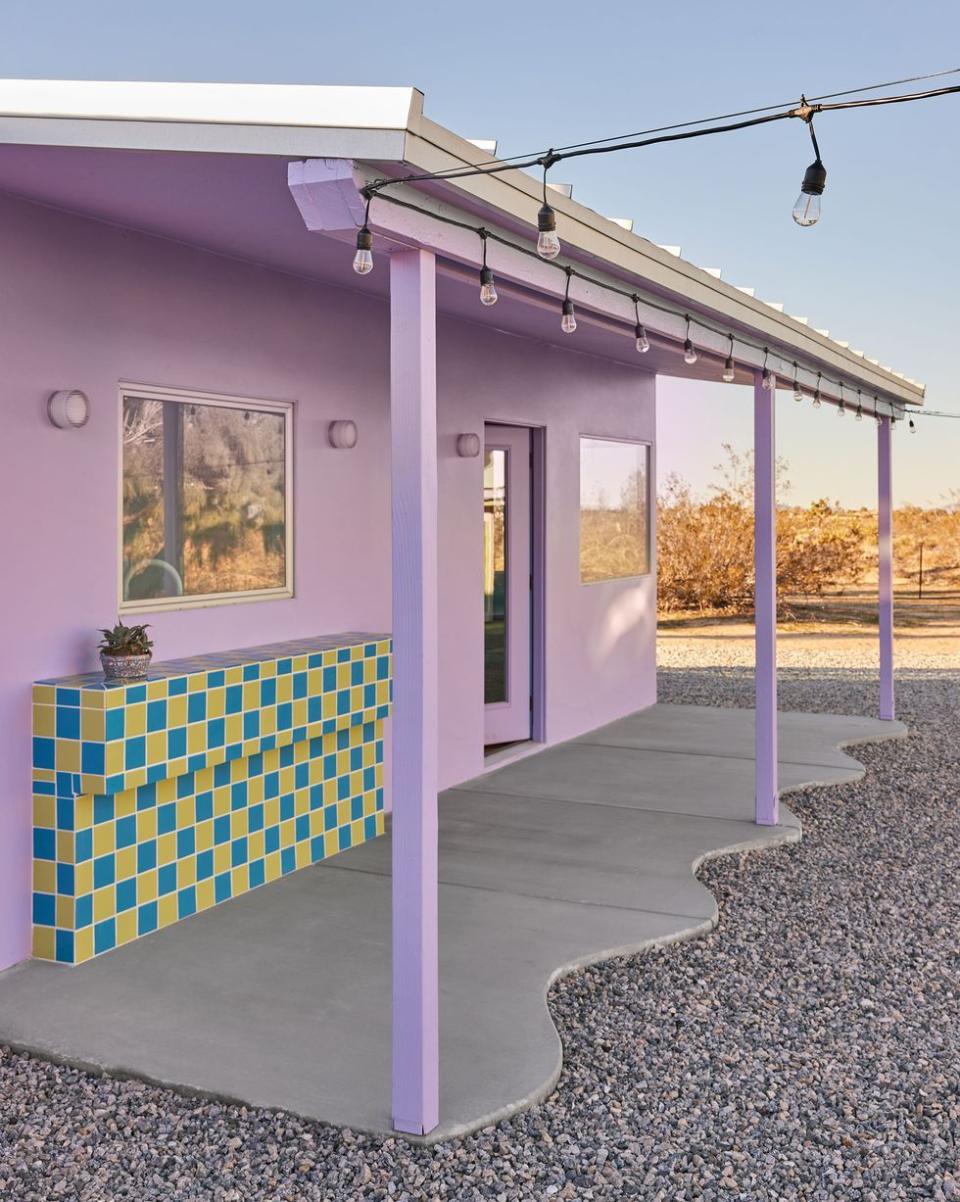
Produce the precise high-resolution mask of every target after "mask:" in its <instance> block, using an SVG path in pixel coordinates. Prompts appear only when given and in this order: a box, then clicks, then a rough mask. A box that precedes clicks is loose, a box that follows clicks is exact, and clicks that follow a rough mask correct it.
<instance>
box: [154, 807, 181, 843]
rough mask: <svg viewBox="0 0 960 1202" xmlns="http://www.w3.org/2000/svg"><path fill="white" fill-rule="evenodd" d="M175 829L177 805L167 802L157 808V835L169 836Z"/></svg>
mask: <svg viewBox="0 0 960 1202" xmlns="http://www.w3.org/2000/svg"><path fill="white" fill-rule="evenodd" d="M176 829H177V803H176V802H175V801H168V802H167V803H166V804H165V805H162V806H157V834H159V835H169V834H170V832H171V831H175V830H176Z"/></svg>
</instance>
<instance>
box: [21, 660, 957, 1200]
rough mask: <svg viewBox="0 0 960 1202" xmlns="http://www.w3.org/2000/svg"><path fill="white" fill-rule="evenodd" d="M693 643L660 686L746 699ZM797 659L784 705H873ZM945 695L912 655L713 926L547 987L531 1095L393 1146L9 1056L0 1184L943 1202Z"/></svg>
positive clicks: (948, 1098) (953, 940)
mask: <svg viewBox="0 0 960 1202" xmlns="http://www.w3.org/2000/svg"><path fill="white" fill-rule="evenodd" d="M721 641H722V640H721ZM691 643H692V645H690V644H688V641H687V640H685V639H671V640H669V641H668V646H667V647H666V648H664V655H663V656H662V658H664V659H665V660H666V661H667V666H666V668H665V671H664V675H663V678H662V695H663V699H664V700H669V701H689V702H700V703H703V702H709V703H711V704H741V705H742V704H749V702H750V691H751V679H750V673H749V670H748V669H747V668H745V667H744V666H743V661H744V659H745V656H746V654H747V652H745V651H744V649H743V648H742V647H740V648H733V649H732V650H731V649H730V648H721V649H720V650H716V651H708V650H707V649H706V648H705V644H704V642H703V640H702V639H697V640H695V641H691ZM708 657H709V658H711V659H712V661H713V662H719V663H722V665H723V666H721V667H719V668H716V667H714V668H704V667H698V666H694V665H696V664H698V663H699V664H702V663H703V662H704V659H705V658H708ZM919 658H920V657H919V656H918V659H919ZM800 662H803V663H804V664H805V666H804V667H803V668H802V669H797V668H794V669H791V668H787V669H786V670H784V672H783V673H782V677H781V705H782V706H783V708H794V709H810V710H835V711H841V712H843V711H845V712H848V713H871V712H872V711H873V705H874V697H875V691H876V686H875V679H874V676H873V673H872V672H870V671H869V670H867V669H862V668H861V669H857V668H854V669H850V668H849V667H848V668H846V669H840V668H837V667H836V666H835V665H834V664H833V662H832V660H830V659H829V657H828V658H827V662H826V664H825V665H824V666H817V665H816V663H815V662H811V657H810V656H809V655H806V656H804V657H803V658H802V659H801V661H800ZM958 701H960V675H958V674H956V673H954V672H944V671H941V670H939V665H937V664H929V665H925V664H923V662H922V659H920V662H914V666H913V667H912V668H910V669H909V670H906V671H904V672H903V673H902V675H901V680H900V684H899V703H900V711H901V716H902V717H903V718H904V719H905V721H907V722H908V723H909V724H910V726H911V728H912V730H913V733H912V735H911V737H910V738H909V739H908V740H905V741H902V742H895V743H888V744H880V745H877V746H871V747H865V748H862V749H860V751H858V752H857V755H858V758H859V759H861V761H862V762H864V763H865V764H866V765H867V768H868V773H867V777H866V779H865V780H864V781H862V782H860V783H858V784H856V785H844V786H838V787H834V788H831V789H821V790H811V791H810V792H808V793H802V794H796V795H794V796H793V797H792V798H791V800H790V805H791V806H792V807H793V808H794V809H795V810H796V811H798V812H799V813H800V815H801V816H802V818H803V822H804V826H805V832H806V834H805V838H804V840H803V842H802V843H800V844H798V845H796V846H792V847H788V848H783V849H779V850H777V851H774V852H765V853H757V854H754V855H745V856H738V857H730V858H726V859H723V860H719V861H715V862H713V863H711V864H709V865H708V866H706V867H705V869H704V871H703V879H704V881H705V882H706V883H707V884H708V885H709V886H710V888H711V889H712V890H713V891H714V893H715V894H716V896H717V897H718V899H719V903H720V909H721V917H720V924H719V927H718V929H717V930H716V931H715V932H714V933H713V934H711V935H710V936H708V937H706V938H703V939H700V940H698V941H695V942H692V943H687V944H682V945H679V946H676V947H672V948H666V949H663V950H660V951H655V952H652V953H649V954H645V955H642V956H637V957H633V958H629V959H622V960H617V961H612V962H609V963H607V964H604V965H599V966H595V967H594V968H592V969H589V970H587V971H585V972H582V973H580V974H578V975H576V976H574V977H572V978H569V979H567V980H566V981H564V982H561V983H560V984H559V985H557V986H556V987H555V988H554V990H553V992H552V994H551V1008H552V1011H553V1014H554V1016H555V1019H556V1022H557V1024H558V1027H559V1029H560V1032H561V1034H562V1036H563V1041H564V1045H565V1069H564V1072H563V1076H562V1079H561V1082H560V1086H559V1088H558V1090H557V1091H556V1093H555V1094H554V1095H553V1096H552V1097H551V1098H549V1099H548V1100H547V1101H546V1102H545V1103H544V1104H542V1105H540V1106H538V1107H537V1108H536V1109H534V1110H532V1111H530V1112H528V1113H526V1114H523V1115H520V1116H517V1117H516V1118H514V1119H513V1120H511V1121H509V1122H506V1123H503V1124H501V1125H500V1126H498V1127H496V1128H492V1129H490V1130H488V1131H485V1132H481V1133H479V1134H478V1135H475V1136H473V1137H471V1138H469V1139H466V1140H463V1141H457V1142H451V1143H447V1144H441V1145H438V1146H436V1147H434V1148H430V1149H422V1148H411V1147H409V1146H407V1145H405V1144H403V1143H401V1142H399V1141H395V1140H391V1139H386V1140H385V1139H381V1138H371V1137H367V1136H360V1135H356V1134H354V1133H351V1132H344V1131H340V1130H336V1129H333V1128H329V1127H324V1126H321V1125H319V1124H312V1123H304V1122H301V1121H299V1120H295V1119H292V1118H290V1117H287V1116H284V1115H276V1114H268V1113H264V1112H258V1111H252V1110H247V1109H244V1108H240V1107H234V1106H226V1105H217V1104H211V1103H208V1102H202V1101H198V1100H196V1099H190V1098H185V1097H181V1096H178V1095H177V1094H174V1093H171V1092H169V1091H167V1090H162V1089H156V1088H152V1087H148V1086H145V1085H140V1084H136V1083H130V1082H125V1083H122V1082H117V1081H113V1080H110V1079H105V1078H94V1077H90V1076H87V1075H85V1074H83V1073H80V1072H76V1071H74V1070H71V1069H67V1068H63V1067H58V1066H55V1065H50V1064H46V1063H44V1062H42V1061H40V1060H37V1059H34V1058H32V1057H28V1056H21V1055H14V1054H11V1053H10V1052H8V1051H4V1052H3V1053H2V1054H0V1097H2V1109H3V1126H2V1130H0V1197H2V1198H3V1200H4V1202H27V1200H29V1202H34V1200H36V1202H50V1200H51V1199H60V1198H67V1199H83V1200H84V1202H101V1200H110V1202H112V1200H114V1199H137V1200H138V1202H146V1200H148V1199H165V1200H167V1199H204V1200H206V1199H210V1200H214V1199H215V1200H217V1202H228V1200H230V1202H234V1200H235V1202H241V1200H242V1202H253V1200H255V1199H256V1200H259V1199H265V1200H267V1199H269V1200H270V1202H280V1200H286V1199H291V1200H292V1199H296V1200H297V1202H314V1200H317V1202H319V1200H321V1199H323V1200H327V1199H330V1200H333V1199H350V1200H354V1199H386V1198H391V1199H397V1200H399V1199H406V1198H409V1199H439V1198H444V1199H447V1198H449V1199H498V1200H500V1202H506V1200H508V1199H509V1200H513V1199H520V1198H522V1199H537V1200H538V1202H540V1200H543V1199H550V1198H556V1199H578V1200H580V1199H582V1200H586V1199H623V1198H639V1199H657V1200H660V1199H662V1200H664V1202H666V1200H668V1199H670V1200H680V1199H690V1198H701V1199H705V1200H706V1199H723V1200H726V1199H731V1198H744V1199H751V1200H754V1199H791V1198H803V1199H827V1198H843V1199H864V1200H867V1199H869V1200H876V1202H889V1200H892V1199H900V1198H934V1199H950V1198H955V1199H957V1200H958V1202H960V1150H958V1135H960V1023H958V1020H960V1008H958V989H960V984H958V967H960V966H958V950H957V949H958V935H960V890H958V867H960V822H958V816H957V804H956V802H957V796H958V793H960V707H958Z"/></svg>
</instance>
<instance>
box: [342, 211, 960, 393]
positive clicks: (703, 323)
mask: <svg viewBox="0 0 960 1202" xmlns="http://www.w3.org/2000/svg"><path fill="white" fill-rule="evenodd" d="M378 195H380V199H382V200H384V201H386V202H388V203H389V204H393V205H396V206H398V207H400V208H405V209H409V210H411V211H412V212H415V213H418V214H419V215H420V216H422V217H428V218H431V219H432V220H435V221H439V222H441V223H443V224H445V225H451V226H455V227H457V228H458V229H462V230H466V231H469V232H470V233H473V234H476V235H477V236H478V237H480V238H481V240H482V245H483V247H484V251H486V245H487V242H488V241H494V242H497V243H499V244H500V245H502V246H506V247H508V248H510V249H511V250H512V251H515V252H517V253H519V254H523V255H530V256H532V257H537V258H538V257H539V256H538V255H537V252H536V250H534V249H533V247H531V246H529V245H524V244H523V243H521V242H516V241H514V240H513V239H511V238H507V237H505V236H504V235H502V234H499V233H496V232H494V231H493V230H490V229H486V228H485V227H483V226H474V225H471V224H470V223H469V222H466V221H462V220H460V219H458V218H456V217H450V216H447V215H445V214H441V213H437V212H433V211H431V210H429V209H424V208H421V207H420V206H419V205H416V204H413V203H411V202H410V201H407V200H402V199H400V198H399V197H396V196H390V195H387V194H378ZM365 225H366V223H365ZM484 262H485V259H484ZM551 266H553V267H555V268H556V269H557V270H558V271H563V272H564V274H565V276H566V287H565V289H564V301H565V302H566V303H565V305H564V307H563V309H562V314H563V317H564V318H568V320H567V322H566V324H565V325H564V326H563V329H564V332H565V333H573V332H574V330H575V329H576V315H575V312H574V308H573V303H572V301H570V298H569V292H570V280H571V279H572V278H573V277H574V276H577V277H579V278H580V279H583V280H584V281H586V282H587V283H589V284H590V286H591V287H593V288H597V289H600V290H602V291H604V292H607V293H610V294H611V295H615V296H621V297H624V298H627V299H629V300H630V301H631V302H633V306H634V319H635V320H634V323H632V324H631V326H630V327H629V329H630V330H631V332H632V333H633V335H634V338H635V340H636V342H637V350H638V351H640V352H641V353H644V351H643V350H641V346H642V345H644V343H642V342H641V339H640V334H639V333H638V330H641V329H642V331H643V339H644V340H645V348H646V349H649V345H650V343H649V335H648V334H647V332H646V326H645V325H644V323H643V322H641V321H640V320H639V317H640V307H639V306H640V302H641V299H642V301H643V304H644V306H646V307H648V308H651V309H655V310H657V311H658V312H660V313H664V314H668V315H670V316H671V317H680V318H682V319H683V321H684V322H685V325H686V336H685V338H684V341H683V357H684V362H686V363H687V364H690V365H692V364H694V363H696V362H697V361H698V360H699V358H700V355H699V352H698V351H697V349H696V347H695V346H694V345H693V340H692V337H691V333H692V329H693V326H694V325H697V326H699V327H701V328H703V329H704V330H707V331H709V332H711V333H714V334H717V335H720V336H722V337H724V338H727V339H728V340H729V345H730V350H731V352H732V350H733V346H734V342H735V341H739V342H741V343H743V344H744V345H745V346H748V347H752V348H754V349H755V350H757V351H760V350H762V351H763V352H764V359H763V364H764V372H765V376H764V381H763V383H764V387H767V388H769V387H771V386H772V383H773V380H772V376H771V373H770V372H769V370H767V363H768V357H769V348H768V347H764V346H761V345H759V344H758V343H755V342H752V341H751V340H750V339H749V338H743V337H738V338H737V339H735V338H734V335H733V334H731V333H730V332H729V331H728V330H723V329H721V328H718V327H717V326H715V325H713V324H712V323H711V322H709V321H707V320H705V319H703V318H699V317H698V318H697V319H696V321H694V319H693V318H692V317H691V316H690V314H689V313H683V312H681V311H680V310H678V309H676V308H673V307H672V306H669V305H665V304H663V303H661V302H660V301H658V300H653V299H651V298H649V297H644V298H641V297H640V296H639V294H638V293H637V292H635V291H627V290H626V289H625V288H618V287H617V286H616V285H615V284H611V283H608V282H607V281H606V280H602V279H597V278H595V277H594V276H593V275H591V274H590V273H588V272H584V271H581V270H579V269H577V268H575V267H573V266H571V265H561V264H559V263H554V264H551ZM482 286H483V281H482V280H481V287H482ZM732 359H733V356H732V354H730V355H728V356H727V359H725V360H724V376H723V378H724V381H725V382H728V383H729V382H733V381H728V380H727V373H728V370H729V366H730V364H731V361H732ZM792 362H793V364H794V379H795V381H796V380H797V379H798V378H799V375H798V373H799V370H800V365H799V364H798V363H797V362H796V360H793V361H792ZM733 366H734V368H735V364H733ZM803 370H804V371H808V372H809V373H810V374H811V375H813V374H814V372H815V369H814V368H813V367H805V368H803ZM815 374H816V385H815V388H814V392H813V405H814V407H815V408H819V407H820V405H821V402H822V399H823V396H822V390H821V384H822V382H823V381H824V380H825V379H826V378H825V377H824V375H823V372H822V371H819V370H816V372H815ZM828 382H830V383H832V384H835V385H837V386H838V387H839V388H840V390H841V395H842V390H843V381H842V380H840V379H832V378H831V379H829V381H828ZM847 387H851V385H850V384H847ZM874 399H875V404H879V401H878V399H877V398H874ZM925 416H926V414H925ZM944 416H957V417H960V414H956V415H953V414H951V415H944Z"/></svg>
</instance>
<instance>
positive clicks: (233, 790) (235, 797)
mask: <svg viewBox="0 0 960 1202" xmlns="http://www.w3.org/2000/svg"><path fill="white" fill-rule="evenodd" d="M246 804H247V782H246V781H245V780H238V781H236V782H235V783H234V784H233V785H231V786H230V809H231V810H242V809H243V807H244V806H245V805H246Z"/></svg>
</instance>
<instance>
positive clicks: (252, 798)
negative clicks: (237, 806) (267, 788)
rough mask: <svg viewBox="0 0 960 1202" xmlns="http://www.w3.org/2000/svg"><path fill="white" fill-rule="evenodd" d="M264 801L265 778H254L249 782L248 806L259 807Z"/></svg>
mask: <svg viewBox="0 0 960 1202" xmlns="http://www.w3.org/2000/svg"><path fill="white" fill-rule="evenodd" d="M261 801H263V777H262V776H253V777H251V778H250V780H249V781H248V782H247V804H248V805H252V806H255V805H258V804H259V803H260V802H261Z"/></svg>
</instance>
